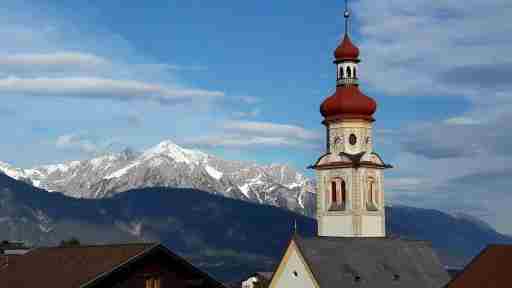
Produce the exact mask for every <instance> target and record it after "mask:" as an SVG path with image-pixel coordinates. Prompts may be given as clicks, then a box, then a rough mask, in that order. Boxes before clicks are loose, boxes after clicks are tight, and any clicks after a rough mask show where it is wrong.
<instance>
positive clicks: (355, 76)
mask: <svg viewBox="0 0 512 288" xmlns="http://www.w3.org/2000/svg"><path fill="white" fill-rule="evenodd" d="M354 78H356V79H357V73H356V67H354Z"/></svg>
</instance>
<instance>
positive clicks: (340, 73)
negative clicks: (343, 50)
mask: <svg viewBox="0 0 512 288" xmlns="http://www.w3.org/2000/svg"><path fill="white" fill-rule="evenodd" d="M343 78H345V75H343V66H340V71H339V74H338V79H343Z"/></svg>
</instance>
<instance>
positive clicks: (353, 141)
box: [348, 134, 357, 145]
mask: <svg viewBox="0 0 512 288" xmlns="http://www.w3.org/2000/svg"><path fill="white" fill-rule="evenodd" d="M348 142H349V143H350V145H356V143H357V137H356V135H355V134H350V136H349V138H348Z"/></svg>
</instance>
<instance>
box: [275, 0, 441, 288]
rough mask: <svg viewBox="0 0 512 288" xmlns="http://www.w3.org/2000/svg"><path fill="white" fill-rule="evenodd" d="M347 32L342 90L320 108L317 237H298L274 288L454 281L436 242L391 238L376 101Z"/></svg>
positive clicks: (341, 50) (340, 50)
mask: <svg viewBox="0 0 512 288" xmlns="http://www.w3.org/2000/svg"><path fill="white" fill-rule="evenodd" d="M344 16H345V36H344V38H343V40H342V42H341V44H340V45H339V46H338V47H337V48H336V50H335V51H334V64H335V66H336V91H335V92H334V94H333V95H331V96H329V97H328V98H327V99H325V101H324V102H323V103H322V104H321V106H320V113H321V114H322V116H323V117H324V121H323V122H322V124H323V125H324V126H325V128H326V130H325V131H326V142H327V145H326V151H325V154H323V155H322V156H321V157H320V158H319V159H318V160H317V161H316V163H315V164H314V165H312V166H311V167H310V168H312V169H315V171H316V180H317V199H316V200H317V204H316V217H317V223H318V236H317V237H314V238H309V239H304V238H301V237H299V236H298V235H294V236H293V238H292V239H291V241H290V243H289V245H288V247H287V248H286V250H285V253H284V256H283V258H282V259H281V261H280V263H279V265H278V267H277V269H276V270H275V272H274V274H273V277H272V280H271V282H270V288H288V287H294V288H331V287H336V288H340V287H342V288H344V287H397V288H398V287H415V288H441V287H443V285H445V284H446V283H447V282H448V280H449V275H448V274H447V272H446V271H445V270H444V269H443V267H442V265H441V263H440V261H439V259H438V258H437V256H436V255H435V253H434V251H433V249H432V247H431V245H430V244H429V243H428V242H424V241H411V240H402V239H397V238H389V237H386V214H385V206H384V204H385V195H384V194H385V193H384V185H383V182H384V175H383V171H384V170H385V169H387V168H392V167H391V165H389V164H386V163H385V162H384V161H383V160H382V158H381V157H380V156H379V154H377V153H376V152H375V151H374V150H373V143H374V140H373V123H374V121H375V119H374V118H373V114H374V113H375V111H376V110H377V103H376V102H375V100H373V99H372V98H370V97H368V96H366V95H364V94H363V92H361V90H360V89H359V81H358V80H359V77H360V76H362V73H360V71H359V67H358V64H359V62H360V59H359V49H358V48H357V47H356V46H355V45H354V44H353V42H352V41H351V39H350V37H349V33H348V25H349V20H350V12H349V10H348V7H346V9H345V15H344Z"/></svg>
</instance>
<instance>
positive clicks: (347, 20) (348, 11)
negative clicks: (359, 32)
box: [343, 0, 350, 35]
mask: <svg viewBox="0 0 512 288" xmlns="http://www.w3.org/2000/svg"><path fill="white" fill-rule="evenodd" d="M343 16H345V35H348V32H349V24H350V21H349V20H350V19H349V18H350V10H348V0H345V13H344V15H343Z"/></svg>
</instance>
